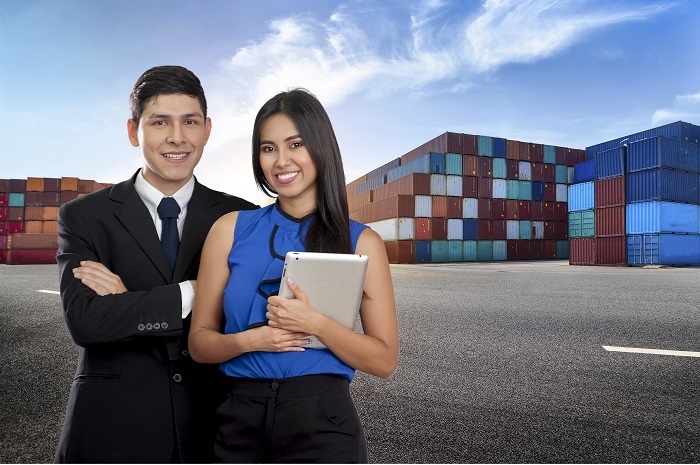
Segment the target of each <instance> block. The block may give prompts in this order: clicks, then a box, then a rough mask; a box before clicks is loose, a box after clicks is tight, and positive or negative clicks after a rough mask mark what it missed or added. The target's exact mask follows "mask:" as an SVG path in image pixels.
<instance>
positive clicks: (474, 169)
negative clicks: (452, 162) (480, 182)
mask: <svg viewBox="0 0 700 465" xmlns="http://www.w3.org/2000/svg"><path fill="white" fill-rule="evenodd" d="M478 161H479V157H477V156H476V155H464V156H463V157H462V176H479V163H478Z"/></svg>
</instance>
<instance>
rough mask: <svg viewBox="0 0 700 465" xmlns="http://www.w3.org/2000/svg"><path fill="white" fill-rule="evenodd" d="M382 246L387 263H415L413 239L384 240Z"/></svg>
mask: <svg viewBox="0 0 700 465" xmlns="http://www.w3.org/2000/svg"><path fill="white" fill-rule="evenodd" d="M384 247H385V248H386V255H387V257H388V259H389V263H394V264H396V263H406V264H412V263H416V243H415V241H385V242H384Z"/></svg>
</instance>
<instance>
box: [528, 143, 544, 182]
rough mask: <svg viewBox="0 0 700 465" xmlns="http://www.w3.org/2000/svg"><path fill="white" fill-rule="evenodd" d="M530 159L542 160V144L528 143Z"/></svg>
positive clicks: (538, 161)
mask: <svg viewBox="0 0 700 465" xmlns="http://www.w3.org/2000/svg"><path fill="white" fill-rule="evenodd" d="M530 160H531V161H533V162H535V163H543V162H544V144H530ZM533 181H535V179H533Z"/></svg>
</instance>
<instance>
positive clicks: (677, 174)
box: [626, 168, 700, 205]
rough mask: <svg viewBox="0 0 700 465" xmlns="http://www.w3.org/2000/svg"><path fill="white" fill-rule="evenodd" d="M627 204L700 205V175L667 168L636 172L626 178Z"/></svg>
mask: <svg viewBox="0 0 700 465" xmlns="http://www.w3.org/2000/svg"><path fill="white" fill-rule="evenodd" d="M626 178H627V179H626V190H627V192H626V201H627V203H634V202H644V201H647V200H667V201H671V202H681V203H692V204H695V205H697V204H700V192H699V189H700V175H698V174H697V173H687V172H684V171H675V170H670V169H666V168H656V169H650V170H644V171H635V172H634V173H629V174H627V176H626Z"/></svg>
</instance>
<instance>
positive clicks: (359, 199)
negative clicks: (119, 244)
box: [348, 190, 372, 212]
mask: <svg viewBox="0 0 700 465" xmlns="http://www.w3.org/2000/svg"><path fill="white" fill-rule="evenodd" d="M370 203H372V191H371V190H370V191H367V192H363V193H362V194H360V195H353V196H352V197H348V210H349V211H351V212H356V211H357V210H359V209H360V207H362V206H364V205H367V204H370Z"/></svg>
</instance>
